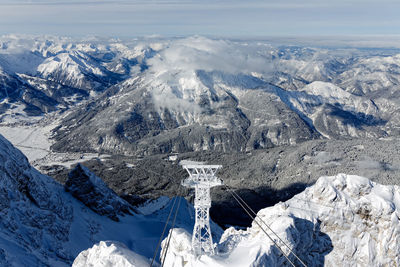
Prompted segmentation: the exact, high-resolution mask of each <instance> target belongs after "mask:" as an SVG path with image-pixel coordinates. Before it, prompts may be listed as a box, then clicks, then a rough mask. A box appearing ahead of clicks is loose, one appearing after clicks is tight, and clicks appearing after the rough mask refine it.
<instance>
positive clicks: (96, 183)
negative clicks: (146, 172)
mask: <svg viewBox="0 0 400 267" xmlns="http://www.w3.org/2000/svg"><path fill="white" fill-rule="evenodd" d="M65 190H66V191H67V192H71V194H72V195H73V196H74V197H75V198H77V199H78V200H80V201H81V202H82V203H84V204H85V205H86V206H87V207H88V208H90V209H91V210H93V211H94V212H96V213H98V214H100V215H104V216H107V217H109V218H110V219H112V220H114V221H119V216H124V215H126V214H129V215H132V212H133V208H132V207H131V205H130V204H129V203H127V202H126V201H125V200H123V199H121V198H120V197H119V196H118V195H117V194H116V193H115V192H113V191H112V190H111V189H110V188H108V187H107V185H106V184H105V183H104V182H103V181H102V180H101V179H100V178H99V177H97V176H96V175H95V174H93V173H92V172H90V171H89V170H88V169H87V168H86V167H84V166H83V165H81V164H78V165H77V166H76V167H75V168H74V169H73V170H72V171H71V172H70V173H69V174H68V180H67V182H66V183H65Z"/></svg>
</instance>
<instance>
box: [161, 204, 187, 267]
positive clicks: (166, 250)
mask: <svg viewBox="0 0 400 267" xmlns="http://www.w3.org/2000/svg"><path fill="white" fill-rule="evenodd" d="M181 200H182V197H180V198H179V201H178V206H177V207H176V210H175V215H174V220H173V221H172V226H171V233H169V237H168V241H167V247H166V249H165V252H164V256H163V259H162V261H161V267H163V266H164V263H165V258H166V257H167V253H168V248H169V243H170V241H171V237H172V233H173V231H174V226H175V221H176V216H177V215H178V211H179V206H180V204H181Z"/></svg>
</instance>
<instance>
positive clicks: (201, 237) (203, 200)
mask: <svg viewBox="0 0 400 267" xmlns="http://www.w3.org/2000/svg"><path fill="white" fill-rule="evenodd" d="M182 167H183V168H184V169H185V170H186V171H187V172H188V173H189V178H186V179H185V180H183V181H182V185H183V186H186V187H190V188H194V189H195V197H194V208H195V213H196V218H195V224H194V228H193V236H192V250H193V252H194V254H195V255H196V256H199V255H202V254H208V255H213V254H214V245H213V242H212V237H211V229H210V214H209V211H210V207H211V196H210V188H211V187H214V186H218V185H223V182H222V180H221V179H219V178H217V177H216V176H215V174H216V173H217V171H218V169H219V168H221V167H222V166H221V165H203V164H197V163H196V164H193V165H182Z"/></svg>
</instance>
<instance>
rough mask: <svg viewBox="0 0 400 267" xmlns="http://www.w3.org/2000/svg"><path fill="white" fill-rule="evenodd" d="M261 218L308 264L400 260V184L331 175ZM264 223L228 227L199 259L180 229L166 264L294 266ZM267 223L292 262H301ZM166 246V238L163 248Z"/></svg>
mask: <svg viewBox="0 0 400 267" xmlns="http://www.w3.org/2000/svg"><path fill="white" fill-rule="evenodd" d="M258 216H259V217H260V218H262V219H263V221H264V222H266V223H267V224H268V225H269V226H270V227H271V229H272V230H273V231H274V232H275V233H277V235H279V237H280V238H281V239H282V240H283V241H284V242H285V243H286V244H288V246H289V247H290V248H291V249H292V250H293V252H294V253H296V254H297V255H298V256H299V257H300V259H301V260H302V261H303V262H305V264H306V265H307V266H399V264H400V245H399V244H400V188H399V187H398V186H385V185H380V184H377V183H373V182H371V181H370V180H368V179H367V178H363V177H360V176H354V175H346V174H339V175H337V176H331V177H328V176H325V177H321V178H320V179H319V180H318V181H317V182H316V184H314V185H313V186H311V187H308V188H307V189H306V190H305V191H304V192H302V193H300V194H298V195H296V196H295V197H293V198H292V199H290V200H288V201H286V202H285V203H279V204H277V205H275V206H273V207H269V208H266V209H263V210H260V211H259V212H258ZM259 225H263V224H262V223H261V222H260V221H259V224H257V223H255V222H253V224H252V226H251V227H249V228H248V229H247V230H235V229H234V228H229V229H227V230H226V231H225V232H224V234H223V235H222V237H221V240H220V242H219V244H218V245H217V248H216V249H217V251H218V253H217V255H215V256H211V257H210V256H204V255H203V256H201V257H198V258H196V257H195V256H194V255H193V254H192V253H191V251H190V247H191V246H190V244H191V235H190V234H189V233H188V232H187V230H185V229H180V228H176V229H174V231H173V234H172V238H171V243H170V246H169V250H168V254H167V257H166V261H165V265H164V266H169V267H172V266H173V267H178V266H179V267H181V266H182V267H183V266H185V267H194V266H196V267H200V266H204V267H206V266H229V267H236V266H237V267H244V266H291V265H290V264H289V262H288V261H287V260H286V259H285V258H284V257H283V256H282V254H281V252H280V251H279V250H278V248H277V247H276V246H275V245H274V244H273V242H272V241H271V240H269V239H268V237H267V236H266V235H265V233H264V232H263V231H262V230H261V229H260V226H259ZM263 227H264V228H265V230H266V231H267V233H268V234H269V235H271V236H272V237H273V238H274V240H275V241H276V242H277V244H279V245H280V246H281V247H282V249H283V250H284V251H285V253H287V254H289V258H290V260H291V261H293V262H294V264H295V265H296V266H301V265H300V262H299V261H298V260H297V259H296V258H295V257H294V256H293V254H290V252H289V250H288V249H287V247H285V246H284V245H283V244H282V242H281V241H279V240H277V238H276V236H275V235H274V234H273V233H272V232H271V231H270V230H268V229H267V228H266V227H265V226H263ZM170 234H171V232H170ZM165 245H166V239H165V240H164V241H163V243H162V246H163V249H165ZM91 250H93V251H89V252H85V253H86V254H88V253H89V254H90V253H95V252H96V251H97V250H98V248H97V247H94V248H92V249H91ZM97 253H98V252H97ZM105 253H106V255H108V254H107V252H106V251H105ZM128 257H129V256H128ZM138 259H139V258H138ZM115 263H116V262H115ZM128 266H134V265H128Z"/></svg>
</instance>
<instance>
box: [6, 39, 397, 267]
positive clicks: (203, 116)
mask: <svg viewBox="0 0 400 267" xmlns="http://www.w3.org/2000/svg"><path fill="white" fill-rule="evenodd" d="M294 43H296V42H295V41H293V42H292V43H291V42H287V41H285V42H283V41H282V40H239V39H217V38H205V37H201V36H193V37H186V38H157V37H152V38H150V37H149V38H139V39H130V40H119V39H102V38H94V37H93V38H86V39H82V40H79V39H72V38H66V37H55V36H40V37H38V36H14V35H8V36H2V37H0V134H1V135H0V207H1V209H0V213H1V217H0V265H1V266H28V265H30V266H69V265H71V264H73V266H146V265H147V264H150V262H151V258H152V257H153V253H154V250H155V248H156V246H157V242H158V238H159V236H160V234H161V232H162V230H163V226H164V222H165V220H166V218H167V217H168V212H169V210H170V208H171V206H172V205H173V204H172V203H173V199H175V198H174V197H175V196H180V198H179V199H180V202H181V201H183V202H182V203H183V204H181V206H180V210H179V214H178V219H177V224H176V227H177V229H174V231H173V232H170V235H171V236H172V243H171V244H170V248H169V251H168V253H167V255H166V261H165V265H164V266H290V264H289V262H288V261H287V260H286V259H285V258H284V257H283V255H282V253H281V252H280V251H279V250H278V248H277V247H276V246H275V245H274V243H273V242H271V241H270V240H269V239H268V238H267V236H266V235H265V234H264V233H263V232H262V231H261V229H260V226H259V225H258V224H257V222H255V221H253V220H252V219H251V218H249V217H248V216H247V214H246V213H245V212H244V211H242V209H241V208H240V206H239V205H238V204H237V202H236V201H235V199H234V198H233V197H232V195H231V194H230V193H229V192H228V191H229V190H227V187H216V188H213V189H212V190H211V196H212V207H211V210H210V213H211V218H212V220H213V221H214V222H215V223H214V222H212V226H211V228H212V231H213V237H214V239H215V241H216V242H217V245H216V250H217V251H218V255H217V256H214V257H208V256H204V257H200V258H196V257H194V256H193V255H192V254H191V251H190V245H191V244H190V242H191V241H190V240H191V231H192V229H193V223H194V217H193V216H194V210H193V206H192V204H190V203H191V202H192V200H193V192H192V191H189V190H187V189H185V188H183V187H182V186H181V180H183V179H184V178H186V177H187V175H188V174H187V173H186V172H185V170H183V169H182V166H181V165H180V164H179V163H180V162H181V163H182V162H192V161H196V162H207V163H210V164H221V165H222V166H223V168H222V169H221V170H220V171H219V172H218V177H219V178H221V179H222V180H223V181H224V183H225V184H226V185H227V186H228V187H229V188H232V189H233V190H234V192H236V193H237V194H238V195H239V196H240V197H241V198H243V199H244V200H245V201H246V202H247V203H248V204H249V205H250V206H251V207H252V208H253V209H254V210H255V211H257V212H258V216H259V217H260V218H263V219H264V220H266V221H267V222H269V223H270V224H271V229H273V230H274V232H276V233H278V235H279V236H280V237H281V238H282V240H284V242H285V243H287V244H289V245H290V247H291V248H292V250H293V252H295V253H296V254H297V255H300V258H301V260H302V261H304V262H305V263H306V264H307V266H337V265H342V266H355V265H357V266H398V265H399V264H400V245H399V244H400V224H399V221H400V189H399V185H400V153H399V151H400V138H399V136H400V48H390V47H389V48H388V47H378V48H376V47H365V46H362V45H360V46H356V45H353V46H350V45H343V44H329V43H328V44H325V45H318V46H317V45H311V44H307V43H304V44H302V45H298V44H297V45H294ZM23 154H25V155H26V156H24V155H23ZM175 200H176V199H175ZM109 240H112V241H109ZM114 241H115V242H114ZM162 248H163V250H162V251H165V248H166V242H165V241H164V242H163V243H162ZM81 251H83V252H82V253H80V252H81ZM79 253H80V254H79ZM78 254H79V256H78ZM158 255H159V254H158ZM75 258H76V260H75ZM290 259H292V260H293V262H294V263H295V264H296V266H297V264H299V262H300V261H298V259H296V258H294V257H293V255H292V256H290ZM74 260H75V261H74ZM156 260H157V262H159V261H160V259H159V256H158V257H157V259H156ZM101 264H104V265H101ZM106 264H109V265H106ZM157 264H158V263H157ZM235 264H236V265H235Z"/></svg>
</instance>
